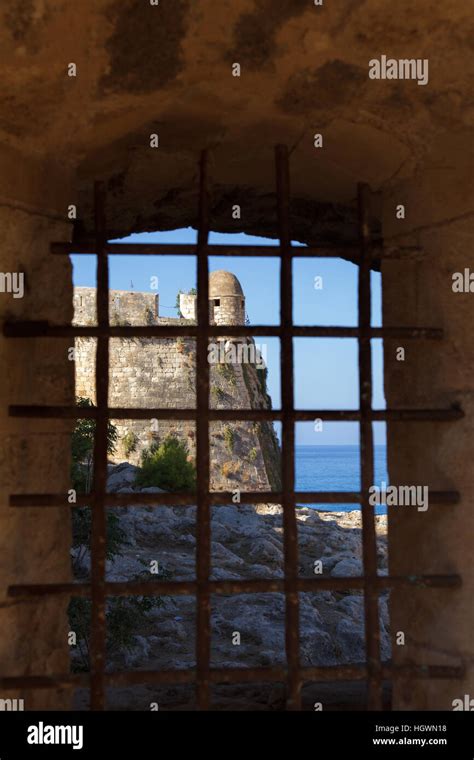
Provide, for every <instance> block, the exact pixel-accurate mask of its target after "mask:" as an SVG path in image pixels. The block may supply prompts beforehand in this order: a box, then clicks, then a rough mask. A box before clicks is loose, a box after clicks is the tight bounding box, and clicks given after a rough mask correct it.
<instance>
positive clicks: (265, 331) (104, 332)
mask: <svg viewBox="0 0 474 760" xmlns="http://www.w3.org/2000/svg"><path fill="white" fill-rule="evenodd" d="M283 332H284V330H283V328H282V327H280V326H279V325H229V326H226V325H210V326H209V327H208V329H207V333H208V335H209V337H215V338H218V337H219V336H222V337H223V338H224V337H245V338H246V337H250V336H258V337H281V336H282V335H283ZM288 332H290V334H291V335H292V336H293V337H295V338H354V339H356V338H372V339H373V340H375V339H378V338H379V339H380V338H385V339H386V340H395V339H397V340H412V339H413V340H441V339H442V337H443V330H442V329H440V328H437V327H371V328H370V329H361V328H359V327H339V326H334V327H331V326H326V325H321V326H318V325H294V326H292V327H291V328H286V333H285V334H288ZM197 334H198V327H197V325H193V324H189V323H186V322H185V321H184V320H183V324H182V325H134V326H124V325H122V326H110V327H99V326H97V325H96V326H90V325H51V324H49V322H46V321H32V322H29V321H28V322H5V324H4V325H3V335H4V337H6V338H98V337H102V338H103V337H107V336H108V337H110V338H179V337H181V338H195V337H196V336H197Z"/></svg>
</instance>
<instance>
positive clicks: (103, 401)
mask: <svg viewBox="0 0 474 760" xmlns="http://www.w3.org/2000/svg"><path fill="white" fill-rule="evenodd" d="M200 166H201V191H200V213H199V234H198V246H197V248H198V252H197V256H198V325H197V326H196V328H192V330H191V329H190V330H189V331H188V332H189V334H192V335H194V336H195V337H196V340H197V346H198V351H197V357H198V365H199V370H200V371H201V375H200V384H199V386H198V396H197V410H196V415H195V417H196V423H197V431H196V434H197V439H198V456H197V460H198V462H197V463H198V488H197V499H198V504H199V509H200V516H199V517H198V522H197V546H198V563H197V581H196V583H192V584H189V585H187V586H186V588H184V587H183V588H182V589H181V591H182V592H183V593H184V594H186V595H194V596H195V597H196V600H197V608H198V616H197V617H198V623H197V629H196V633H197V648H196V655H197V658H196V659H197V662H196V667H195V668H194V669H190V670H189V671H186V674H185V676H180V679H181V681H182V682H186V683H191V684H195V685H196V688H197V701H198V706H199V708H200V709H208V708H209V706H210V683H215V682H217V681H218V679H219V674H217V673H213V671H212V668H211V667H210V661H209V644H210V632H211V628H210V619H209V600H210V596H211V594H214V593H216V594H219V593H220V594H239V593H240V594H242V593H248V589H249V588H252V584H251V583H250V582H247V581H230V582H213V583H212V584H211V583H210V582H209V560H210V557H209V554H208V548H207V547H208V543H209V541H208V539H209V535H210V534H209V514H210V506H211V504H212V503H215V502H214V501H213V498H214V497H213V495H212V494H210V492H209V458H208V452H209V418H210V415H209V407H208V403H209V372H208V367H207V365H206V358H205V349H206V345H207V340H208V336H209V334H210V326H209V324H208V319H209V313H208V300H207V288H208V261H207V259H208V252H207V247H206V246H207V243H206V241H207V234H208V229H209V208H208V196H207V185H206V172H207V154H206V153H203V155H202V158H201V164H200ZM276 169H277V190H278V192H277V200H278V224H279V233H280V256H281V294H282V303H281V315H282V320H281V324H280V325H279V327H278V330H277V332H276V334H278V335H279V336H280V339H281V344H282V365H281V369H282V386H283V389H282V408H281V410H272V415H268V414H267V413H266V410H252V414H253V418H255V419H257V420H258V419H261V420H264V419H268V418H269V417H272V418H275V419H278V420H280V421H281V423H282V427H283V434H282V453H283V456H282V476H283V483H282V491H281V493H280V494H279V501H280V502H281V504H282V505H283V510H284V531H285V537H286V549H285V574H284V578H283V579H281V580H277V581H271V582H270V581H268V582H266V581H261V582H259V583H260V585H259V586H258V588H259V590H260V591H261V592H264V591H274V590H275V588H277V589H278V591H279V592H280V593H283V594H284V595H285V622H286V631H287V639H286V666H285V668H283V669H281V670H272V669H270V672H269V673H268V676H269V677H271V679H272V680H274V681H280V680H281V681H283V682H284V683H285V687H286V691H285V701H286V707H287V708H288V709H300V708H301V687H302V684H303V682H307V681H314V682H318V681H320V680H324V681H332V680H334V681H344V680H351V679H355V680H358V679H360V678H362V679H365V680H366V682H367V688H368V699H367V706H368V707H369V708H370V709H378V710H380V709H382V707H383V700H382V685H383V681H384V680H390V679H392V678H395V677H396V675H397V670H396V667H395V666H393V667H392V666H391V665H382V663H381V661H380V651H379V643H378V642H379V620H378V614H377V598H378V594H379V593H380V590H381V589H382V588H395V589H396V590H397V591H400V590H401V591H402V592H403V593H407V594H408V593H413V587H414V586H416V587H417V588H418V589H420V592H419V593H421V590H422V591H423V593H429V589H431V588H443V589H445V590H451V589H452V588H455V587H457V586H458V585H459V581H460V579H459V576H458V575H457V574H455V573H453V574H448V573H444V574H438V575H436V576H434V575H430V576H424V575H416V576H414V575H413V574H412V573H408V572H407V573H404V574H400V575H397V576H391V575H388V576H386V577H384V578H380V577H378V576H377V568H376V556H375V550H376V543H375V535H374V523H373V511H371V510H370V509H369V506H368V505H369V502H368V492H369V488H370V485H371V483H373V480H374V478H373V439H372V430H371V426H372V423H373V422H374V421H378V420H386V421H388V422H389V423H410V424H411V423H413V424H414V423H415V422H423V421H433V420H436V421H438V422H446V421H448V422H449V421H454V420H456V419H459V418H460V417H461V416H462V413H461V412H460V410H459V409H455V408H440V409H435V410H430V409H425V408H415V409H411V408H408V409H406V408H395V409H390V408H389V409H387V410H383V411H381V412H377V413H375V412H374V410H373V409H372V408H371V398H370V386H371V373H370V369H371V361H370V340H371V339H372V338H373V337H374V336H375V335H377V336H378V337H384V338H385V339H386V340H397V339H400V336H403V337H404V338H406V339H419V338H420V337H421V338H423V339H431V338H437V337H439V335H437V334H436V328H433V329H431V328H418V327H417V328H411V327H404V328H397V327H393V328H381V329H380V330H378V331H377V332H376V333H374V330H372V328H371V326H370V270H371V263H372V261H371V257H372V256H373V255H375V253H376V252H378V256H379V258H380V259H383V257H384V253H383V245H380V243H378V244H374V243H373V241H371V240H370V234H369V225H368V219H367V188H366V187H365V186H361V187H359V195H358V197H359V222H360V241H359V248H360V250H359V258H358V263H359V323H358V326H357V328H355V329H354V328H338V329H336V328H332V331H333V332H334V333H335V334H337V335H338V336H340V337H348V336H352V337H353V336H354V335H355V336H356V337H357V340H358V342H359V373H360V406H359V409H358V410H357V411H356V412H355V413H354V412H347V411H344V410H335V411H330V410H329V411H328V410H326V411H323V412H322V417H323V418H324V419H328V420H331V419H355V420H356V421H357V422H358V423H359V425H360V433H361V481H362V482H361V492H360V493H359V494H354V495H353V498H354V500H355V502H356V503H360V504H361V507H362V515H363V538H364V541H363V545H364V572H363V575H362V576H361V577H360V578H340V579H331V580H328V579H324V578H321V579H318V578H315V579H311V581H306V580H303V579H299V578H298V573H297V565H298V553H297V540H296V524H295V519H294V506H295V499H296V498H297V496H298V497H300V496H301V494H298V495H297V494H295V491H294V470H293V462H294V456H293V454H294V424H295V422H296V421H300V420H310V419H312V417H313V415H314V411H315V410H310V411H309V412H308V413H306V412H304V413H303V412H298V411H296V410H295V409H294V406H293V400H292V399H293V393H292V391H293V377H292V371H293V352H292V338H293V336H294V335H295V334H298V335H308V336H312V337H321V336H322V335H325V334H327V332H328V330H327V329H323V328H318V327H316V326H314V327H308V328H298V330H295V328H294V326H293V324H292V318H291V308H292V290H291V284H290V283H291V259H292V256H294V255H295V253H294V251H292V250H291V242H290V241H291V238H290V233H289V172H288V150H287V149H286V148H284V147H283V146H278V147H277V149H276ZM104 200H105V199H104V187H103V185H98V186H97V188H96V204H97V210H98V213H97V220H98V229H97V230H96V234H97V247H96V254H97V257H98V295H99V297H98V304H97V306H98V325H97V327H96V328H89V330H88V332H87V335H92V336H95V337H96V339H97V367H96V379H97V406H96V407H95V408H93V409H91V410H90V411H89V412H88V415H87V416H88V417H89V418H91V419H95V420H96V457H95V462H94V493H93V502H94V520H93V527H92V532H93V539H92V579H91V584H90V588H89V587H87V588H85V587H80V585H79V584H68V583H66V584H64V583H63V584H55V583H52V584H46V586H45V585H42V584H37V583H31V582H30V583H24V584H14V585H12V586H11V587H10V589H9V593H10V595H11V596H12V597H15V596H16V597H40V598H46V599H48V598H51V596H54V594H59V593H61V594H71V595H75V594H84V595H86V596H87V595H88V594H90V595H91V598H92V659H91V673H90V678H89V677H87V678H86V679H82V681H81V679H77V678H73V677H71V676H68V675H67V674H66V675H61V676H54V677H52V678H51V679H50V680H49V681H48V684H47V685H45V684H44V682H42V684H41V685H42V688H45V689H48V688H51V689H54V688H56V689H57V688H60V687H64V685H69V686H76V685H77V684H78V683H79V681H81V683H82V682H83V681H84V680H85V681H86V682H87V684H88V686H90V689H91V707H92V709H95V710H102V709H104V708H105V706H106V699H105V689H106V687H109V686H113V685H114V684H116V683H119V682H120V683H127V682H130V683H132V682H135V681H136V674H132V675H130V674H128V675H130V678H129V680H128V681H127V672H125V673H123V674H121V675H120V677H116V676H114V674H108V673H106V671H105V656H104V654H105V628H104V611H105V604H106V597H107V595H108V594H117V595H118V596H125V595H127V594H135V595H139V594H144V593H154V594H157V595H158V594H164V593H166V594H172V593H173V589H174V588H176V587H175V586H174V585H173V584H174V582H173V581H158V582H154V583H153V584H149V583H147V584H146V586H145V585H144V584H140V583H127V584H124V585H126V589H125V588H121V589H118V588H113V586H112V584H109V583H104V567H105V550H104V547H105V529H106V525H105V519H104V517H105V513H106V508H107V507H109V506H119V505H120V504H124V503H125V500H124V499H122V500H120V499H116V498H113V499H112V498H111V497H110V495H109V494H107V492H106V490H105V480H106V471H107V447H106V443H107V442H106V431H107V426H106V423H107V420H108V419H109V417H111V416H113V415H114V414H117V410H114V409H109V407H108V405H107V387H108V369H107V363H108V344H109V336H110V325H109V321H108V313H107V309H108V303H107V295H108V293H107V291H108V272H107V256H108V253H109V252H110V248H111V246H109V245H108V244H106V243H104V241H105V240H106V229H105V227H104V224H105V217H104ZM53 249H54V250H55V252H56V253H58V252H59V250H60V251H61V252H62V253H69V252H70V251H71V250H73V248H72V246H71V244H70V243H66V244H64V243H62V244H61V243H60V244H56V245H55V246H54V245H53ZM313 253H314V254H315V255H321V247H319V248H318V247H316V248H315V250H314V251H313ZM104 296H105V297H104ZM248 329H249V328H248V327H246V326H243V327H242V330H243V331H244V330H246V331H248ZM134 330H136V328H134V327H129V326H119V327H114V336H116V337H129V336H130V335H132V334H133V333H134ZM38 331H40V333H39V334H40V335H41V336H47V337H51V338H53V337H58V335H61V336H62V337H64V336H69V337H70V336H74V335H76V336H77V335H80V334H81V328H69V330H67V329H62V330H55V329H54V326H53V327H50V326H46V327H45V326H44V325H42V326H41V325H40V326H38V325H36V326H35V324H34V323H32V324H31V325H30V327H28V326H26V327H25V325H23V326H21V329H20V327H18V326H17V327H15V324H14V323H13V324H11V325H10V326H8V325H7V328H6V335H7V336H8V337H12V338H13V337H16V338H19V337H22V338H28V337H35V336H36V337H37V336H38ZM82 332H83V333H84V329H82ZM170 334H171V332H170ZM173 334H177V335H179V332H178V331H175V333H173ZM236 334H238V332H236ZM242 334H244V332H242ZM134 411H136V410H129V412H128V413H129V414H132V412H134ZM144 411H150V410H140V415H143V413H144ZM178 411H179V410H178ZM318 411H319V410H318ZM84 413H85V412H84V411H82V412H81V415H84ZM122 413H123V410H122ZM10 414H11V415H12V416H17V417H26V418H32V419H34V418H37V419H38V418H39V419H44V418H45V417H48V418H52V419H55V420H57V419H59V420H63V421H64V420H65V419H70V418H71V414H70V408H68V407H65V406H63V407H47V406H45V407H42V406H40V407H34V406H28V405H26V406H12V407H10ZM74 415H75V418H78V415H79V413H78V412H77V410H75V412H74ZM74 415H72V416H73V417H74ZM136 416H137V418H139V414H138V413H137V415H136ZM221 416H222V417H223V415H221ZM169 417H170V419H171V418H173V415H169ZM176 418H178V414H176ZM149 496H150V498H149V499H146V503H147V504H149V505H150V506H152V507H159V506H160V505H164V504H165V503H166V498H168V500H169V496H167V497H163V498H160V495H159V494H156V493H155V494H150V495H149ZM266 496H268V494H267V495H266ZM273 496H275V495H274V494H273ZM329 496H331V497H333V496H334V499H336V498H339V499H340V497H341V494H340V493H339V494H334V495H333V494H330V495H329ZM456 496H457V494H453V492H449V491H447V490H444V491H443V490H440V491H439V492H438V493H437V496H436V498H437V501H438V503H441V504H445V503H448V504H449V503H452V502H453V499H454V498H455V497H456ZM82 498H83V500H84V501H91V498H92V497H91V495H88V497H87V499H86V498H85V497H82ZM186 498H188V500H189V497H183V500H182V501H180V500H179V499H177V500H176V504H180V503H182V504H184V503H186ZM221 498H222V497H221ZM253 498H255V496H253ZM308 498H310V499H311V500H313V501H314V500H315V499H317V498H322V497H321V494H316V493H311V494H309V495H308ZM324 498H325V499H327V498H328V494H325V496H324ZM129 499H130V497H128V500H129ZM10 503H11V505H12V506H15V507H18V508H19V507H20V506H23V507H32V506H33V507H40V506H43V507H47V506H62V507H64V494H49V495H47V498H45V496H44V494H43V495H42V496H41V495H38V494H36V495H35V494H12V496H11V497H10ZM252 503H253V502H252ZM328 588H331V589H332V588H337V589H338V590H341V591H349V590H350V589H353V588H363V589H364V594H365V625H366V639H367V659H366V662H365V663H363V664H361V665H360V666H351V667H343V666H337V667H334V668H330V669H328V668H319V667H313V668H302V667H301V666H300V663H299V639H298V610H299V603H298V594H299V593H301V592H304V591H324V590H326V589H328ZM397 667H398V666H397ZM401 669H402V671H403V673H404V674H405V675H411V676H413V677H415V678H420V677H422V676H423V677H426V674H427V673H428V675H429V677H432V678H435V677H436V678H440V677H445V678H453V679H454V678H459V677H460V673H459V669H456V668H454V666H451V667H449V666H446V669H445V670H443V666H440V665H436V666H431V665H430V664H429V663H428V664H426V663H422V664H418V663H415V664H413V663H409V664H405V665H403V667H402V668H401ZM237 670H238V669H234V670H232V669H229V672H228V673H227V675H226V678H227V680H228V682H229V683H239V677H241V674H239V673H238V672H237ZM39 675H41V674H39ZM147 677H149V678H150V679H151V680H152V681H153V682H154V683H160V681H161V682H163V683H165V682H166V683H167V682H168V680H169V674H166V675H165V676H163V678H161V675H160V673H154V674H152V675H151V674H147V673H144V674H143V678H144V681H146V680H147ZM220 677H222V676H220ZM246 677H247V679H248V680H251V681H254V682H259V681H261V680H262V679H263V680H264V678H265V674H262V672H261V671H260V670H259V669H255V670H253V669H251V668H249V669H248V673H247V674H246ZM167 679H168V680H167ZM38 683H39V682H38V679H37V678H35V675H28V676H22V677H20V678H11V679H9V677H5V678H4V679H3V686H4V688H5V689H8V688H18V685H20V686H21V688H24V689H30V690H31V689H35V687H37V686H38Z"/></svg>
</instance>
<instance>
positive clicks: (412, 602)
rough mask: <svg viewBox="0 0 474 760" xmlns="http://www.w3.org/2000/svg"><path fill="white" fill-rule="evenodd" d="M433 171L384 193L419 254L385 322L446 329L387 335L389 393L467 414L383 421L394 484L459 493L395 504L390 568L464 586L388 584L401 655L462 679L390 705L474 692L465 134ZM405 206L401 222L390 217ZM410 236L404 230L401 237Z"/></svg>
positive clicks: (390, 277) (469, 208)
mask: <svg viewBox="0 0 474 760" xmlns="http://www.w3.org/2000/svg"><path fill="white" fill-rule="evenodd" d="M426 166H427V168H425V169H424V170H422V171H421V172H420V173H419V175H418V177H417V178H415V179H414V180H412V181H411V182H409V183H408V182H404V183H400V184H398V185H396V186H395V187H394V188H393V190H391V191H390V192H387V193H386V194H385V196H384V234H385V236H386V238H387V239H388V240H389V241H390V239H392V238H396V239H399V240H404V241H405V242H410V243H417V244H419V245H421V247H422V249H423V255H422V257H421V258H420V260H419V261H417V262H412V263H402V262H391V263H386V264H384V266H383V299H384V306H383V309H384V312H383V318H384V324H385V325H388V326H390V325H409V324H417V325H431V326H436V327H442V328H443V329H444V333H445V337H444V340H442V341H426V342H423V341H417V342H416V343H415V342H411V343H410V342H406V343H405V344H404V348H405V351H406V358H405V361H404V362H401V361H397V360H396V350H397V347H398V346H399V345H401V344H400V343H399V342H395V341H386V342H385V393H386V399H387V405H388V406H389V407H415V408H416V407H418V408H423V407H424V408H428V409H429V408H440V407H449V406H451V404H458V403H459V404H460V405H461V406H462V408H463V410H464V412H465V415H466V416H465V418H464V419H462V420H459V421H456V422H448V423H446V422H445V423H431V422H430V423H428V422H427V423H410V424H407V423H401V424H400V423H398V424H396V423H394V424H391V425H390V424H389V425H388V467H389V473H390V480H391V483H394V484H397V485H405V484H410V485H411V484H416V485H427V486H429V487H430V489H434V490H442V489H446V490H458V491H460V493H461V503H460V504H458V505H453V506H446V505H435V504H433V505H430V506H429V508H428V510H427V511H426V512H421V511H417V510H416V508H414V507H398V508H397V507H394V508H392V510H391V512H390V516H389V524H388V528H389V562H390V573H391V574H393V575H399V574H405V573H407V574H411V573H434V574H436V573H459V574H460V575H461V576H462V581H463V585H462V588H460V589H446V590H441V589H420V590H413V591H412V592H410V593H409V594H408V593H407V592H406V591H398V592H392V595H391V627H392V641H394V639H393V637H394V636H395V635H396V633H397V632H398V631H403V632H404V633H405V636H406V644H405V646H397V645H396V644H394V645H393V657H394V660H395V662H397V663H403V662H410V661H413V662H419V663H430V664H442V665H457V664H459V662H461V663H462V664H463V665H464V666H465V667H466V669H467V674H466V678H465V680H464V681H463V682H459V681H451V680H448V681H444V680H434V681H432V680H429V681H426V680H413V679H406V680H401V681H399V682H398V683H397V684H396V686H395V691H394V707H395V709H404V710H406V709H435V710H451V709H452V701H453V700H454V699H458V698H463V696H464V694H472V693H473V689H474V673H473V661H474V651H473V640H472V628H473V623H474V607H473V604H472V599H473V592H474V574H473V566H472V552H471V549H470V541H471V539H472V536H473V535H474V490H473V485H474V476H473V471H472V440H473V435H474V425H473V414H472V413H473V406H474V404H473V389H472V388H473V377H474V333H473V324H474V293H455V292H453V289H452V284H453V280H452V275H453V274H454V273H455V272H464V269H465V267H466V266H467V264H468V262H469V257H471V260H472V243H473V240H474V188H473V185H472V176H473V172H474V154H473V146H472V140H471V139H470V137H469V136H468V135H467V134H464V135H462V134H461V135H455V136H452V137H449V138H446V139H444V140H443V141H442V142H441V141H440V142H439V143H438V144H437V145H436V146H435V150H434V151H433V154H432V155H431V156H429V157H428V159H427V162H426ZM400 203H401V204H405V206H406V219H405V220H404V221H403V220H397V219H396V218H395V207H396V205H398V204H400ZM405 233H406V236H405V237H403V238H401V237H400V235H401V234H402V235H405Z"/></svg>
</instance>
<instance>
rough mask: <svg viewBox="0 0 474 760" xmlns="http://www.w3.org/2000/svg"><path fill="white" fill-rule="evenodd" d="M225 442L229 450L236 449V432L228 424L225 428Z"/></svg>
mask: <svg viewBox="0 0 474 760" xmlns="http://www.w3.org/2000/svg"><path fill="white" fill-rule="evenodd" d="M224 443H225V445H226V447H227V449H228V450H229V451H231V452H232V451H233V450H234V444H235V434H234V431H233V430H232V428H231V427H230V425H226V426H225V428H224Z"/></svg>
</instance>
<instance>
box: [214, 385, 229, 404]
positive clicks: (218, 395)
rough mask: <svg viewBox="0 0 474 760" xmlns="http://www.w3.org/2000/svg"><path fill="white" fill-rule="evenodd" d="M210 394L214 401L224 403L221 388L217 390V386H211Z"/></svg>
mask: <svg viewBox="0 0 474 760" xmlns="http://www.w3.org/2000/svg"><path fill="white" fill-rule="evenodd" d="M211 394H212V396H213V398H215V399H216V401H217V402H219V401H224V399H225V397H226V393H225V391H223V390H222V388H219V387H218V386H217V385H213V386H212V388H211Z"/></svg>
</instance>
